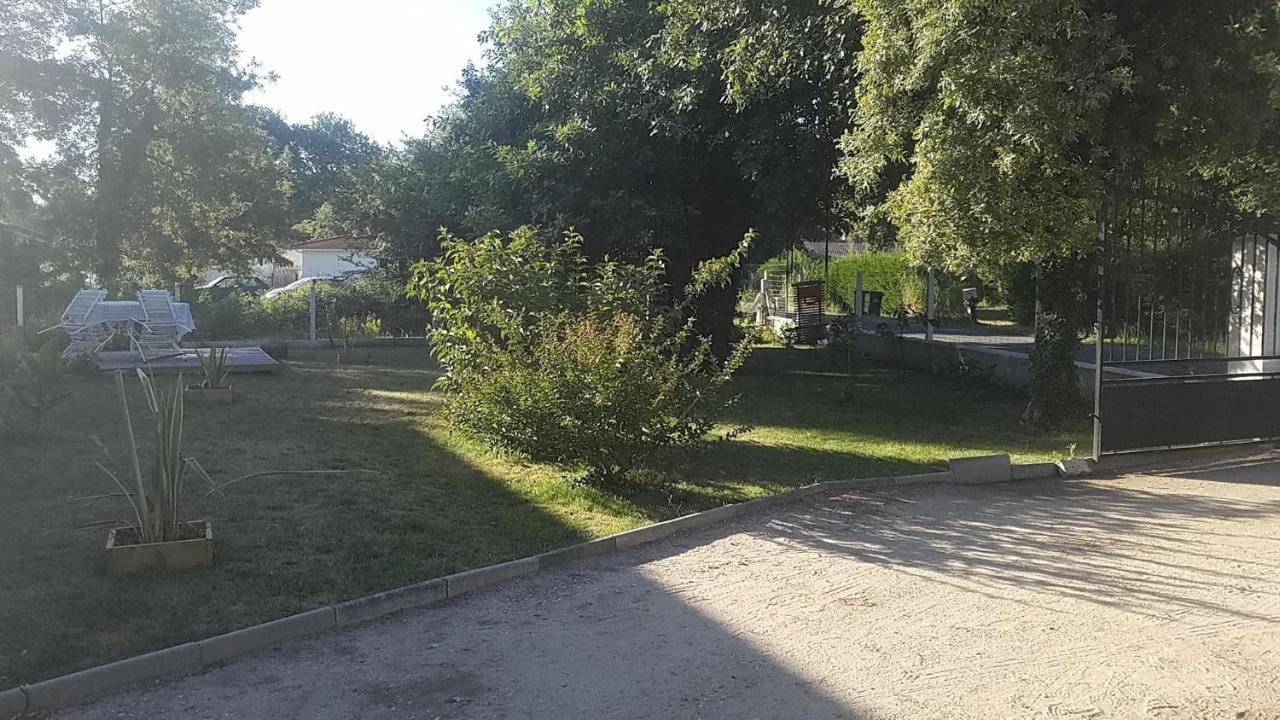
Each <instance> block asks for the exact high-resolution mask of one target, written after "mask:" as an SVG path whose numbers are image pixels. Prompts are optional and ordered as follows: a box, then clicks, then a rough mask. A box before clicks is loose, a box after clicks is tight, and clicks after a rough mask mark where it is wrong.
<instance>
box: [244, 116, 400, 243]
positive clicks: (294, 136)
mask: <svg viewBox="0 0 1280 720" xmlns="http://www.w3.org/2000/svg"><path fill="white" fill-rule="evenodd" d="M257 113H258V116H259V122H261V123H262V126H263V127H264V128H265V129H266V131H267V133H268V134H269V135H270V136H271V139H272V140H274V141H275V144H276V146H277V148H279V149H280V150H282V151H283V152H284V153H285V159H286V164H287V167H288V181H289V185H290V188H291V190H292V193H291V195H290V198H289V218H288V220H289V224H290V226H292V227H294V228H295V229H297V231H298V232H300V233H301V234H302V235H304V236H307V237H316V236H320V235H324V234H330V233H335V232H336V231H337V230H339V228H336V227H334V224H335V223H336V222H337V221H336V220H335V219H334V209H333V204H334V203H337V202H341V198H343V197H346V196H348V195H350V194H351V193H352V192H354V191H355V188H356V186H357V185H358V184H359V183H360V182H361V178H362V176H363V175H364V174H366V173H368V172H369V170H370V168H371V167H372V166H373V164H374V163H375V162H377V161H378V160H379V159H380V158H381V157H382V155H383V152H384V150H383V148H382V146H380V145H379V144H378V143H376V142H374V141H373V140H371V139H370V138H369V136H368V135H365V134H364V133H362V132H360V131H359V130H357V129H356V127H355V126H354V125H353V124H351V121H350V120H348V119H346V118H344V117H342V116H341V115H336V114H334V113H321V114H319V115H316V116H315V117H313V118H311V120H310V122H306V123H298V124H292V123H289V122H288V121H286V120H285V119H284V118H282V117H280V115H279V113H276V112H275V111H274V110H271V109H269V108H257Z"/></svg>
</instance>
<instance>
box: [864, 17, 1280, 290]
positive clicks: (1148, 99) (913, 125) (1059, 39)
mask: <svg viewBox="0 0 1280 720" xmlns="http://www.w3.org/2000/svg"><path fill="white" fill-rule="evenodd" d="M852 5H853V6H854V7H855V8H856V9H857V11H858V12H859V13H861V15H862V16H863V17H864V18H865V20H866V31H865V35H864V38H863V43H864V51H863V52H862V53H861V54H860V56H859V59H858V69H859V71H860V85H859V89H858V108H857V116H856V125H855V128H854V129H853V131H852V132H851V133H850V134H849V135H847V136H846V138H845V140H844V147H845V149H846V152H847V156H846V158H845V160H844V163H843V169H844V171H845V173H846V174H847V175H849V176H850V177H851V178H853V179H854V180H855V181H857V183H858V184H859V185H860V186H861V187H862V188H863V190H865V191H870V190H872V189H873V188H875V187H876V186H877V184H878V183H879V182H880V181H881V180H882V179H883V178H884V177H885V176H886V175H892V174H895V173H896V174H901V172H902V171H903V168H904V167H905V168H906V172H907V178H906V180H905V182H903V183H902V184H901V186H900V187H898V189H897V190H895V191H894V192H893V193H892V195H891V196H890V199H889V201H888V203H887V207H888V210H889V213H890V215H891V217H892V218H893V220H894V221H895V223H896V224H897V225H898V227H899V229H900V231H901V237H902V238H903V240H904V241H905V244H906V247H907V249H908V252H909V253H910V255H911V257H912V259H913V261H916V262H922V261H927V262H928V263H930V264H934V265H940V266H945V267H948V268H950V269H951V270H953V271H959V272H963V271H967V270H968V269H970V268H979V269H983V270H984V271H985V272H986V273H987V274H988V275H991V274H995V273H997V272H999V271H1000V269H1001V268H1002V267H1003V266H1005V265H1006V264H1010V263H1018V262H1034V261H1040V260H1042V259H1044V258H1060V257H1075V256H1079V255H1081V254H1083V253H1085V252H1088V251H1089V250H1091V249H1092V246H1093V244H1094V242H1095V238H1096V228H1095V219H1096V211H1097V208H1098V206H1099V204H1100V203H1101V202H1102V200H1103V199H1104V197H1105V196H1107V195H1109V194H1110V193H1112V192H1114V191H1115V189H1116V188H1121V187H1127V186H1128V185H1129V184H1130V183H1132V182H1135V181H1153V180H1161V181H1163V182H1165V183H1168V184H1171V185H1181V186H1184V187H1185V186H1188V185H1190V186H1193V187H1194V186H1197V185H1203V184H1206V183H1207V184H1209V185H1216V187H1217V190H1218V191H1219V192H1220V193H1223V194H1225V195H1230V196H1234V197H1236V198H1237V199H1238V200H1239V199H1243V198H1245V197H1249V198H1253V200H1254V202H1253V207H1249V206H1248V205H1249V203H1247V202H1241V203H1238V204H1239V205H1240V207H1241V208H1242V209H1245V210H1248V211H1250V212H1254V213H1257V212H1260V211H1262V210H1264V209H1265V207H1264V206H1260V205H1259V204H1258V202H1259V201H1258V197H1259V194H1258V192H1255V191H1256V190H1257V188H1258V187H1259V186H1260V185H1261V184H1262V183H1261V178H1262V177H1267V176H1270V177H1272V178H1274V168H1275V163H1274V158H1275V157H1276V154H1275V152H1274V144H1275V143H1274V137H1275V132H1274V128H1275V127H1276V121H1277V117H1278V116H1277V109H1278V107H1280V103H1277V98H1278V97H1280V93H1277V92H1276V89H1277V88H1278V87H1280V85H1278V84H1277V81H1278V80H1280V71H1278V69H1277V65H1276V62H1275V57H1276V55H1277V52H1278V51H1280V33H1278V32H1277V30H1278V29H1280V27H1278V26H1280V23H1278V22H1277V12H1278V9H1277V7H1276V5H1275V3H1274V2H1269V0H1224V1H1223V2H1213V3H1180V4H1173V5H1171V4H1169V3H1167V2H1163V0H1141V1H1138V2H1127V3H1120V4H1110V5H1108V6H1107V7H1106V8H1105V9H1104V8H1102V7H1094V6H1093V5H1091V4H1089V3H1063V2H1058V1H1057V0H1033V1H1031V2H1023V1H1021V0H1019V1H1016V2H1015V1H1012V0H975V1H974V2H966V3H963V4H962V5H960V6H956V5H955V4H954V3H949V2H946V1H945V0H907V1H906V2H903V1H901V0H855V2H853V3H852ZM1263 157H1270V158H1271V160H1270V161H1265V162H1264V161H1261V158H1263ZM1245 158H1251V160H1246V159H1245ZM1255 161H1256V162H1255ZM1246 166H1248V169H1246ZM1268 167H1269V168H1270V169H1269V170H1268V169H1265V168H1268ZM1237 171H1238V172H1237ZM1273 184H1274V183H1273ZM1265 194H1267V195H1270V196H1273V197H1274V193H1269V192H1268V193H1265Z"/></svg>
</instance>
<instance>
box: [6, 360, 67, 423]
mask: <svg viewBox="0 0 1280 720" xmlns="http://www.w3.org/2000/svg"><path fill="white" fill-rule="evenodd" d="M61 351H62V343H60V342H59V341H58V340H57V339H52V340H48V341H46V342H45V343H44V344H43V345H41V346H40V349H39V350H37V351H35V352H33V353H24V354H23V356H22V358H21V360H19V361H18V363H17V365H16V366H15V367H14V368H13V370H12V373H11V375H10V377H9V381H8V391H9V393H10V394H11V395H12V397H13V401H14V402H15V403H16V404H17V406H18V407H20V408H25V409H26V411H27V412H28V413H29V415H30V417H31V428H32V430H33V431H34V432H39V431H40V430H41V429H42V428H43V427H44V421H45V417H46V416H47V415H48V413H49V411H50V410H52V409H53V407H54V406H55V405H57V404H58V403H59V402H61V401H62V400H64V399H66V397H67V395H68V394H69V393H68V392H67V391H66V389H65V387H64V379H65V377H66V374H67V364H66V363H65V362H63V360H62V354H61ZM0 362H2V361H0Z"/></svg>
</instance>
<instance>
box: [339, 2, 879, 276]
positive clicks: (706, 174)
mask: <svg viewBox="0 0 1280 720" xmlns="http://www.w3.org/2000/svg"><path fill="white" fill-rule="evenodd" d="M737 5H738V4H737V3H730V2H715V3H702V2H668V3H652V2H649V1H648V0H603V1H601V0H591V1H588V0H546V1H543V2H529V1H527V0H514V1H509V2H507V3H505V4H504V5H502V6H500V7H499V9H498V10H497V11H496V13H495V21H494V24H493V26H492V28H491V30H490V31H489V33H488V34H487V39H488V40H489V47H490V49H489V55H488V59H487V62H486V63H485V64H484V65H483V67H479V68H471V69H469V70H468V71H467V72H466V73H465V75H464V78H463V80H462V82H461V83H460V85H459V88H458V93H459V94H458V98H457V100H456V102H455V103H454V104H453V105H452V106H451V107H449V108H448V109H447V110H446V111H445V112H443V113H442V114H441V115H440V116H439V117H437V118H436V119H435V120H434V122H433V123H432V125H431V127H430V129H429V131H428V133H427V134H426V135H425V136H424V137H422V138H421V139H419V140H416V141H413V142H411V143H410V144H409V145H408V147H407V148H406V149H405V150H404V152H403V153H402V154H401V155H400V156H399V157H398V159H397V160H398V162H391V163H387V164H386V165H384V166H383V167H381V168H380V169H379V171H378V172H377V173H376V177H375V178H374V180H373V183H372V185H371V186H370V187H369V188H368V189H369V192H368V193H366V194H364V195H363V196H362V198H361V199H360V201H359V202H354V203H352V204H351V207H350V208H349V210H348V211H347V213H346V215H347V216H348V217H353V218H355V220H356V224H357V225H359V226H361V227H365V228H368V229H370V230H372V231H373V232H375V233H376V234H379V235H381V236H382V237H383V238H384V239H385V240H387V241H388V244H389V246H390V247H391V248H392V251H393V252H398V253H399V254H401V255H402V256H405V257H412V256H414V255H415V254H418V255H419V256H420V255H421V254H423V253H424V252H430V251H432V250H433V243H434V241H435V237H434V233H432V232H429V231H428V227H438V226H447V227H449V228H450V229H451V230H453V231H455V232H459V233H463V234H471V235H473V236H474V235H478V234H482V233H484V232H487V231H489V230H491V229H501V228H509V227H514V226H518V225H521V224H525V223H533V224H537V225H540V226H543V227H544V228H546V229H549V230H556V229H566V228H570V227H573V228H576V229H578V230H579V231H580V232H581V233H582V235H583V236H584V237H587V238H589V240H588V245H587V247H586V248H585V251H586V252H587V254H588V255H591V256H593V257H600V256H602V255H603V254H605V253H610V252H612V253H622V254H623V255H630V256H632V257H643V256H644V255H645V254H647V253H648V252H649V250H651V249H653V248H663V249H664V250H665V251H666V252H667V254H668V257H670V258H671V261H672V267H673V271H674V272H676V273H677V275H676V276H675V278H674V279H676V280H678V281H682V280H683V278H681V277H679V274H678V273H680V272H687V271H688V268H691V267H692V266H693V264H694V263H695V262H696V261H697V260H700V259H704V258H707V257H712V256H716V255H721V254H724V253H725V252H728V251H729V250H730V249H732V248H733V247H735V246H736V245H737V243H738V241H739V240H740V239H741V237H742V235H743V234H744V233H745V232H746V231H747V230H748V229H750V228H753V227H755V228H758V229H759V230H760V236H759V237H760V238H761V239H760V243H761V245H762V246H763V248H764V251H766V252H767V251H769V250H772V249H777V248H779V247H781V246H782V245H783V244H786V243H791V242H796V241H798V240H799V239H802V238H805V237H824V236H827V235H828V234H832V233H838V232H840V230H841V229H842V223H843V222H844V221H843V218H844V217H846V216H847V214H848V207H847V205H848V203H847V202H846V200H847V194H846V193H845V192H844V189H843V188H844V183H843V181H842V180H840V179H839V178H837V177H835V175H834V169H835V166H836V162H837V160H838V158H839V149H838V147H837V145H836V141H837V140H838V138H839V137H840V136H841V135H842V133H844V132H845V130H846V129H847V128H848V127H849V123H850V122H851V115H850V113H849V102H850V98H851V92H852V89H851V86H850V85H849V84H848V77H847V73H846V71H845V70H844V68H848V67H850V65H849V63H848V62H846V63H845V64H843V65H842V64H841V63H840V62H834V61H836V60H840V59H844V60H846V61H847V60H848V59H850V58H851V57H852V54H853V51H854V50H855V49H856V38H857V34H856V31H855V30H854V29H853V26H856V22H854V21H850V18H849V16H848V15H847V14H845V13H838V12H836V11H835V10H834V9H833V8H830V7H827V6H826V5H824V4H822V3H819V2H816V1H813V0H810V1H807V2H797V1H795V0H769V1H768V2H761V3H755V4H753V5H754V6H753V7H752V8H751V9H750V10H741V9H739V8H738V7H737ZM835 20H840V21H841V22H844V23H845V26H842V31H843V32H844V33H846V34H845V35H844V36H841V35H837V34H835V33H834V32H828V31H829V30H831V27H832V26H833V25H834V24H838V23H835ZM855 20H856V19H855ZM770 43H772V45H770ZM783 43H786V44H787V47H786V48H785V49H781V45H782V44H783ZM796 43H800V44H802V45H803V47H802V48H800V49H799V50H796V49H795V44H796ZM810 44H812V45H813V46H814V47H812V48H811V47H809V45H810ZM775 51H777V52H775ZM682 268H683V270H681V269H682Z"/></svg>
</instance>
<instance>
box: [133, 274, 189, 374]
mask: <svg viewBox="0 0 1280 720" xmlns="http://www.w3.org/2000/svg"><path fill="white" fill-rule="evenodd" d="M138 303H139V304H140V305H142V313H143V315H144V316H145V317H146V319H145V320H141V321H136V322H134V324H133V331H132V332H131V333H129V339H130V343H131V344H132V345H133V348H134V349H135V350H137V351H138V354H139V355H141V356H142V359H143V360H144V361H146V362H150V361H151V360H152V359H154V358H157V357H168V356H172V355H181V354H182V352H183V351H182V348H180V347H178V337H179V336H180V335H182V334H183V333H184V332H185V331H186V328H184V327H183V326H182V325H181V324H180V323H179V322H178V320H177V318H176V317H174V314H173V299H172V297H170V295H169V291H168V290H139V291H138Z"/></svg>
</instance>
